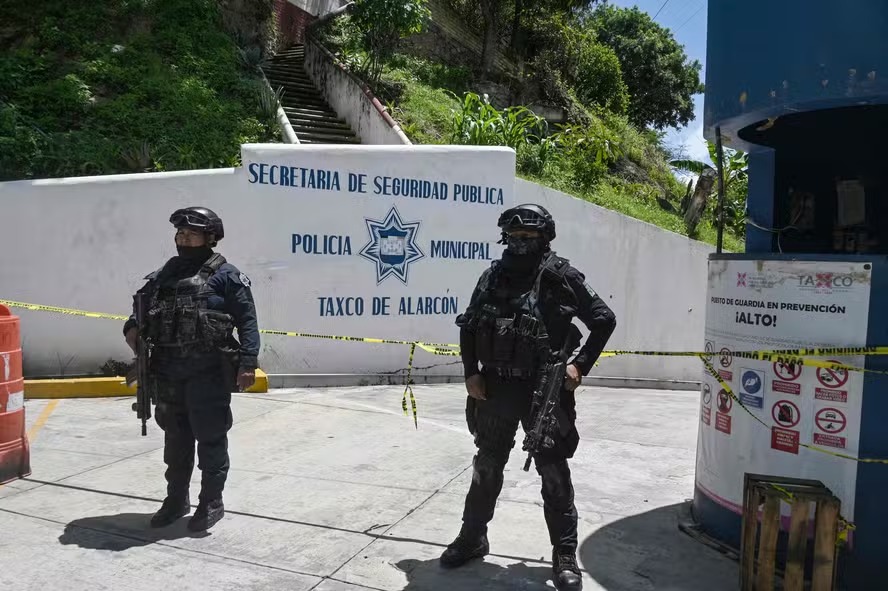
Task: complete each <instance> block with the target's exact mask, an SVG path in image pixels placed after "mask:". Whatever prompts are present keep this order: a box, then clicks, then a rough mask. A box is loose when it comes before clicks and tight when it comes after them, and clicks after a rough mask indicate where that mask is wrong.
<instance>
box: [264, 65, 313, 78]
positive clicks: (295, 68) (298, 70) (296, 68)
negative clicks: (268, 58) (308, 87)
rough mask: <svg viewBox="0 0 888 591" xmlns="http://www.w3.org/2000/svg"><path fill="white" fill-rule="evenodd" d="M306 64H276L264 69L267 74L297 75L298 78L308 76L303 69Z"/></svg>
mask: <svg viewBox="0 0 888 591" xmlns="http://www.w3.org/2000/svg"><path fill="white" fill-rule="evenodd" d="M303 65H304V64H275V65H271V66H265V67H264V68H262V69H263V70H264V71H265V73H266V74H269V73H271V74H296V75H297V76H306V77H307V76H308V72H306V71H305V68H304V67H303Z"/></svg>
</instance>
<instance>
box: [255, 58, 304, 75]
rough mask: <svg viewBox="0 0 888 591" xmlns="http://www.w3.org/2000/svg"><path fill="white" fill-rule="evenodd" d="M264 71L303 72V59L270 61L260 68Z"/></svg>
mask: <svg viewBox="0 0 888 591" xmlns="http://www.w3.org/2000/svg"><path fill="white" fill-rule="evenodd" d="M262 69H263V70H265V71H266V72H268V71H271V72H289V71H294V72H304V71H305V61H303V60H291V61H289V62H271V63H269V64H267V65H265V66H263V68H262Z"/></svg>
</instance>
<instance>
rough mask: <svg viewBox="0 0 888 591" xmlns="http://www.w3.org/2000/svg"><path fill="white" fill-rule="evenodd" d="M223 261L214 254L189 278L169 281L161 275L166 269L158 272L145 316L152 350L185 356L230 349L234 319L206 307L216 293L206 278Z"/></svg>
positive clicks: (223, 261) (220, 256) (223, 260)
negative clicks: (156, 282)
mask: <svg viewBox="0 0 888 591" xmlns="http://www.w3.org/2000/svg"><path fill="white" fill-rule="evenodd" d="M224 263H225V257H223V256H222V255H221V254H218V253H214V254H213V255H212V256H210V258H209V259H207V261H206V262H205V263H204V264H203V265H202V266H201V267H200V269H199V270H198V272H197V273H196V274H195V275H193V276H191V277H185V278H183V279H178V280H170V279H169V278H165V277H164V271H165V269H162V270H161V271H160V272H159V274H158V286H157V288H156V289H155V291H154V293H153V294H152V297H151V300H150V303H149V306H148V313H147V319H146V320H147V325H148V338H149V339H151V342H152V344H153V346H154V347H155V351H157V352H158V353H160V354H161V355H164V356H173V357H185V356H188V355H192V354H199V353H209V352H212V351H221V350H226V349H227V348H230V346H231V341H232V340H233V339H234V337H233V334H232V331H233V330H234V319H233V318H232V316H231V315H230V314H227V313H225V312H223V311H221V310H213V309H210V308H209V307H208V300H209V298H210V296H212V295H215V293H214V292H213V290H212V289H211V288H210V286H209V285H208V280H209V278H210V277H211V276H212V275H213V274H214V273H215V272H216V271H218V270H219V267H221V266H222V265H223V264H224Z"/></svg>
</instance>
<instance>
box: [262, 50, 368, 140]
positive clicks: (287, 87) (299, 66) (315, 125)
mask: <svg viewBox="0 0 888 591" xmlns="http://www.w3.org/2000/svg"><path fill="white" fill-rule="evenodd" d="M262 70H263V71H264V72H265V77H266V78H268V82H269V84H271V87H272V88H274V89H277V88H278V87H279V86H281V87H283V89H284V95H283V97H282V98H281V105H282V106H283V108H284V113H286V114H287V118H288V119H289V120H290V125H291V126H293V131H294V132H295V133H296V137H297V138H299V142H300V143H303V144H360V143H361V138H359V137H358V136H357V135H355V132H354V131H352V129H351V127H349V125H348V123H346V122H345V120H344V119H340V118H339V115H337V114H336V111H334V110H333V109H332V108H330V105H328V104H327V101H325V100H324V97H323V96H321V93H320V92H318V89H317V87H315V85H314V83H313V82H312V81H311V79H310V78H309V77H308V74H307V73H306V72H305V48H304V47H303V46H302V45H293V46H291V47H290V48H288V49H287V50H285V51H283V52H281V53H278V54H277V55H275V56H274V57H273V58H271V59H270V60H269V61H268V64H266V65H265V66H264V67H263V68H262Z"/></svg>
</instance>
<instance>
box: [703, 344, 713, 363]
mask: <svg viewBox="0 0 888 591" xmlns="http://www.w3.org/2000/svg"><path fill="white" fill-rule="evenodd" d="M705 351H706V353H708V355H706V356H705V357H706V361H712V354H713V353H714V352H715V345H713V344H712V341H706V349H705Z"/></svg>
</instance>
